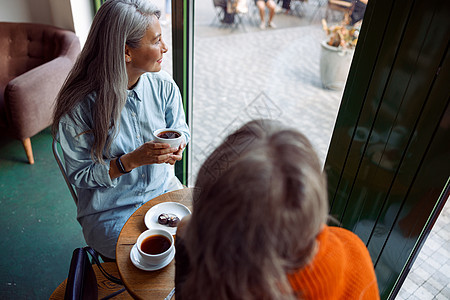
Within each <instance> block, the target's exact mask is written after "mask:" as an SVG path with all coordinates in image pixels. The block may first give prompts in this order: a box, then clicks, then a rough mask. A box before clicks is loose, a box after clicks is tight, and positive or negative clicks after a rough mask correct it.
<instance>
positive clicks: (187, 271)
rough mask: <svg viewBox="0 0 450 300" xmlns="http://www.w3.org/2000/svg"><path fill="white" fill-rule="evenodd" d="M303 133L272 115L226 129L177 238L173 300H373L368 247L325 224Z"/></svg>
mask: <svg viewBox="0 0 450 300" xmlns="http://www.w3.org/2000/svg"><path fill="white" fill-rule="evenodd" d="M327 212H328V200H327V191H326V180H325V176H324V174H323V173H322V166H321V163H320V161H319V159H318V158H317V156H316V154H315V152H314V150H313V148H312V146H311V144H310V143H309V141H308V140H307V138H306V137H305V136H304V135H302V134H301V133H299V132H298V131H296V130H292V129H289V128H286V127H284V126H283V125H281V123H278V122H275V121H270V120H258V121H252V122H250V123H248V124H246V125H244V126H243V127H242V128H241V129H239V130H238V131H237V132H235V133H233V134H232V135H230V136H229V137H228V138H227V139H226V140H225V141H224V142H223V143H222V145H220V146H219V147H218V148H217V149H216V150H215V151H214V152H213V153H212V154H211V155H210V156H209V158H208V159H207V160H206V161H205V163H204V164H203V166H202V168H201V169H200V172H199V174H198V178H197V182H196V192H195V197H194V209H193V214H192V216H191V217H190V218H189V219H187V218H184V219H183V221H182V224H180V226H179V228H178V232H177V239H176V247H177V252H176V258H175V261H176V276H175V285H176V295H177V299H183V300H185V299H276V300H279V299H327V300H329V299H379V293H378V287H377V281H376V277H375V272H374V268H373V265H372V261H371V259H370V256H369V252H368V251H367V249H366V247H365V245H364V243H363V242H362V241H361V240H360V239H359V238H358V237H357V236H356V235H355V234H353V233H351V232H350V231H348V230H345V229H342V228H337V227H329V226H327V225H325V223H326V220H327Z"/></svg>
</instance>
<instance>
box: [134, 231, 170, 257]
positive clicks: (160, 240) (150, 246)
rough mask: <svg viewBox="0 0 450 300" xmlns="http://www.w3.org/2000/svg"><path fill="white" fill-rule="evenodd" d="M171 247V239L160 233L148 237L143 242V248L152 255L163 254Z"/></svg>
mask: <svg viewBox="0 0 450 300" xmlns="http://www.w3.org/2000/svg"><path fill="white" fill-rule="evenodd" d="M169 248H170V240H169V239H168V238H167V237H165V236H163V235H159V234H155V235H151V236H149V237H146V238H145V239H144V240H143V241H142V244H141V250H142V251H143V252H145V253H147V254H150V255H156V254H161V253H163V252H166V251H167V250H168V249H169Z"/></svg>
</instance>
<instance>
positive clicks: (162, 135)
mask: <svg viewBox="0 0 450 300" xmlns="http://www.w3.org/2000/svg"><path fill="white" fill-rule="evenodd" d="M153 135H154V136H155V141H157V142H158V143H166V144H169V145H170V147H173V148H178V147H180V144H181V141H182V140H183V133H182V132H181V131H179V130H177V129H172V128H162V129H158V130H155V131H154V132H153Z"/></svg>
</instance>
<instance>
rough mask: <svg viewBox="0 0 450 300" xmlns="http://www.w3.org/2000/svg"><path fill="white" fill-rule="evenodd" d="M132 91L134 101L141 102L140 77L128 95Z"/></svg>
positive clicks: (142, 92) (141, 87) (142, 90)
mask: <svg viewBox="0 0 450 300" xmlns="http://www.w3.org/2000/svg"><path fill="white" fill-rule="evenodd" d="M133 91H134V94H135V95H136V99H137V100H139V101H142V99H143V94H144V83H143V79H142V75H141V77H139V79H138V82H137V83H136V85H135V86H134V88H133V89H132V90H130V91H129V93H131V92H133Z"/></svg>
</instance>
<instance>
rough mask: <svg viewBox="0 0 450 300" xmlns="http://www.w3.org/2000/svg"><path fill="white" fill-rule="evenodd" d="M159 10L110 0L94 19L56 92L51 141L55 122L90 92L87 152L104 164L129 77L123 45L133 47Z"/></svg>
mask: <svg viewBox="0 0 450 300" xmlns="http://www.w3.org/2000/svg"><path fill="white" fill-rule="evenodd" d="M153 15H154V16H156V17H157V18H159V17H160V15H161V12H160V10H159V9H158V8H157V7H156V6H155V5H154V4H152V3H151V2H150V1H148V0H109V1H106V2H105V3H104V4H103V5H102V6H101V7H100V9H99V10H98V12H97V14H96V15H95V17H94V20H93V23H92V26H91V29H90V31H89V35H88V37H87V40H86V44H85V45H84V47H83V50H82V51H81V53H80V55H79V57H78V59H77V61H76V63H75V65H74V67H73V68H72V70H71V72H70V74H69V76H68V77H67V79H66V82H65V83H64V85H63V87H62V88H61V90H60V92H59V95H58V97H57V100H56V107H55V110H54V119H53V126H52V132H53V135H54V136H56V133H57V132H58V126H59V121H60V120H61V118H62V117H63V116H64V115H66V114H69V116H71V113H72V110H73V109H74V107H75V106H76V105H77V104H78V103H79V102H81V101H83V100H84V99H85V97H86V96H87V95H89V94H90V93H95V94H96V100H95V106H94V109H93V111H92V112H91V113H92V119H93V120H94V124H92V128H91V130H92V134H93V136H94V144H93V145H92V149H91V156H92V158H93V160H95V161H98V162H101V163H104V159H103V156H104V154H105V155H107V156H109V149H110V146H111V142H112V137H111V136H109V135H108V131H109V130H110V129H113V136H114V134H115V133H117V128H118V126H119V120H120V119H119V118H120V112H121V110H122V108H123V107H124V105H125V102H126V98H127V85H128V75H127V72H126V64H125V45H128V46H129V47H131V48H137V47H139V45H140V41H141V40H142V38H143V37H144V35H145V33H146V30H147V28H148V26H149V25H150V23H151V21H152V18H151V16H153Z"/></svg>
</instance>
